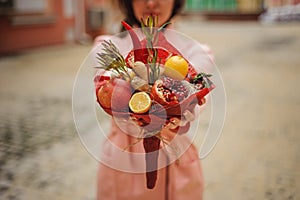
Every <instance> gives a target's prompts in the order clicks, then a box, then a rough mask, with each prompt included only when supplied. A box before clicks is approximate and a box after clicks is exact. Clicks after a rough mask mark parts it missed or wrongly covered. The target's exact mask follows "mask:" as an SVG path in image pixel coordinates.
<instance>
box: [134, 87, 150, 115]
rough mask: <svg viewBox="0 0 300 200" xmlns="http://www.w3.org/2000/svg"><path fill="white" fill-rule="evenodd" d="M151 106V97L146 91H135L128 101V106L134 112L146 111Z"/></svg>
mask: <svg viewBox="0 0 300 200" xmlns="http://www.w3.org/2000/svg"><path fill="white" fill-rule="evenodd" d="M150 107H151V98H150V96H149V95H148V94H147V93H146V92H137V93H135V94H134V95H132V97H131V99H130V101H129V108H130V110H131V111H132V112H134V113H136V114H142V113H146V112H147V111H148V110H149V109H150Z"/></svg>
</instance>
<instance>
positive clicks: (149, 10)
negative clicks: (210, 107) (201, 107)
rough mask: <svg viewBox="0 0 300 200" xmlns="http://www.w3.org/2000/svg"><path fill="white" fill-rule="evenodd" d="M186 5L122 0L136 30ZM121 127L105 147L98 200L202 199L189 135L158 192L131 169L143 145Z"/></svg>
mask: <svg viewBox="0 0 300 200" xmlns="http://www.w3.org/2000/svg"><path fill="white" fill-rule="evenodd" d="M184 2H185V1H184V0H118V3H119V6H120V8H121V10H122V12H123V14H124V15H125V21H126V22H127V23H128V24H130V25H131V26H133V27H139V24H140V21H139V19H141V18H145V17H147V16H149V15H150V14H153V15H157V16H158V25H159V26H161V25H162V24H164V23H165V22H167V21H171V20H172V18H173V17H174V16H176V15H177V14H178V13H179V11H180V10H181V9H182V8H183V6H184ZM167 28H170V27H167ZM105 39H107V37H105V36H99V37H98V38H96V40H95V44H98V43H101V42H102V41H103V40H105ZM127 39H128V38H127ZM118 123H122V122H118ZM128 126H130V124H129V125H128ZM119 127H120V124H117V122H116V121H114V120H112V125H111V133H110V135H109V136H108V140H107V141H106V142H105V143H104V144H103V152H104V153H103V154H104V157H105V158H106V159H107V160H106V161H107V162H103V163H102V162H101V163H100V166H99V173H98V187H97V198H98V200H127V199H128V200H141V199H143V200H167V199H168V200H187V199H188V200H201V199H202V197H203V187H204V180H203V173H202V168H201V164H200V160H199V155H198V150H197V149H196V147H195V146H194V145H193V144H191V141H190V139H189V138H188V137H187V136H186V135H182V136H180V140H179V142H177V145H178V146H179V147H180V146H182V147H183V149H185V150H184V152H183V153H182V154H181V156H180V157H179V158H178V159H176V160H175V161H172V162H170V163H169V164H167V165H166V166H165V167H162V168H160V169H159V170H158V173H157V181H156V186H155V187H154V189H147V186H146V176H145V173H142V172H139V171H138V172H137V173H134V172H133V171H132V170H130V166H133V165H138V164H140V163H138V164H137V163H135V162H136V161H135V160H134V159H133V158H131V155H130V153H132V154H134V153H143V152H144V150H143V142H139V143H136V144H135V145H131V144H133V143H135V141H136V138H134V137H132V136H130V135H128V133H125V132H124V129H122V130H121V128H119ZM164 134H165V137H170V138H171V137H173V136H172V134H173V133H170V132H168V131H165V133H164ZM116 147H118V148H119V149H122V148H124V147H128V148H127V149H126V153H127V154H124V152H122V151H118V150H116V149H118V148H116ZM128 153H129V154H128ZM160 157H161V158H160V159H161V160H163V161H161V162H168V159H169V158H168V156H167V154H160ZM105 158H104V160H105ZM166 160H167V161H166ZM107 163H109V164H107ZM112 166H113V167H112ZM118 166H120V167H118ZM127 167H128V168H127ZM133 168H134V167H133ZM120 169H121V170H120ZM122 169H123V170H122ZM128 169H129V170H128Z"/></svg>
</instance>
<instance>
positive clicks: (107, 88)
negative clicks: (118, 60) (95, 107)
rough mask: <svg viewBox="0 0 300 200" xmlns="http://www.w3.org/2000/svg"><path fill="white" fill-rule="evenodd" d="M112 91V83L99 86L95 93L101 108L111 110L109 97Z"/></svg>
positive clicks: (108, 82)
mask: <svg viewBox="0 0 300 200" xmlns="http://www.w3.org/2000/svg"><path fill="white" fill-rule="evenodd" d="M113 90H114V84H113V83H112V81H107V82H106V83H105V84H103V85H102V86H100V88H99V90H98V92H97V98H98V102H99V103H100V105H101V106H102V107H103V108H107V109H111V96H112V93H113Z"/></svg>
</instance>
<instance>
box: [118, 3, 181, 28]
mask: <svg viewBox="0 0 300 200" xmlns="http://www.w3.org/2000/svg"><path fill="white" fill-rule="evenodd" d="M132 1H133V0H118V4H119V7H120V9H121V11H122V13H123V14H124V15H125V19H124V21H126V22H127V23H128V24H130V25H137V26H140V21H139V20H138V19H137V18H136V17H135V16H134V12H133V6H132ZM184 4H185V0H174V7H173V11H172V14H171V16H170V18H169V20H168V21H170V20H171V19H172V18H173V17H174V16H175V15H177V14H178V13H179V12H180V11H181V9H182V8H183V6H184ZM123 30H124V28H123V27H122V30H121V31H123Z"/></svg>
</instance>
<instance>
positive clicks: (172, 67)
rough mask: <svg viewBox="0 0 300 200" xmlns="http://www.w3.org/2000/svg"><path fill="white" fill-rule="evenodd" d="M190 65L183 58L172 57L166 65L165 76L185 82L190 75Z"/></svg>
mask: <svg viewBox="0 0 300 200" xmlns="http://www.w3.org/2000/svg"><path fill="white" fill-rule="evenodd" d="M188 68H189V64H188V62H187V61H186V60H185V59H184V58H183V57H181V56H178V55H176V56H171V57H170V58H169V59H168V60H167V61H166V63H165V71H164V73H165V75H167V76H169V77H170V78H173V79H177V80H183V79H184V78H185V77H186V75H187V73H188Z"/></svg>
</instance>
